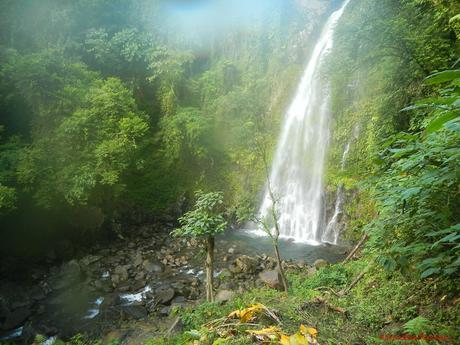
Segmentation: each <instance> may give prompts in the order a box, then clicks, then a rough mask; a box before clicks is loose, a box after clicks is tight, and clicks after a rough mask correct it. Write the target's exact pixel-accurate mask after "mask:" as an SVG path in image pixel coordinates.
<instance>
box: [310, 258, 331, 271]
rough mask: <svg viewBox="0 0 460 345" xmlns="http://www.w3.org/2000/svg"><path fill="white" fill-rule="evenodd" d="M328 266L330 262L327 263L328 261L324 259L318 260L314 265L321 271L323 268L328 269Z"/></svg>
mask: <svg viewBox="0 0 460 345" xmlns="http://www.w3.org/2000/svg"><path fill="white" fill-rule="evenodd" d="M327 265H329V262H327V261H326V260H324V259H318V260H316V261H315V262H314V263H313V266H314V267H315V268H316V269H317V270H318V269H320V268H321V267H326V266H327Z"/></svg>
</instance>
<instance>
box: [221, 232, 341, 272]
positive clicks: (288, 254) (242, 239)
mask: <svg viewBox="0 0 460 345" xmlns="http://www.w3.org/2000/svg"><path fill="white" fill-rule="evenodd" d="M217 240H218V245H219V243H221V244H224V245H225V244H226V245H227V246H233V245H234V246H235V253H236V254H245V255H252V256H254V255H262V254H266V255H268V256H274V253H273V244H272V241H271V239H270V238H269V237H268V236H260V235H258V234H256V233H253V232H251V231H247V230H232V231H227V232H226V233H224V234H221V235H219V236H217ZM279 248H280V253H281V258H282V259H285V260H288V259H292V260H304V261H305V262H306V263H309V264H312V263H313V262H314V261H315V260H317V259H324V260H327V261H329V262H331V263H334V262H338V261H340V260H341V259H343V258H344V257H345V254H346V251H347V246H345V245H330V244H318V245H312V244H308V243H303V242H294V241H292V240H289V239H283V238H280V239H279Z"/></svg>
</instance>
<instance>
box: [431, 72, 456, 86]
mask: <svg viewBox="0 0 460 345" xmlns="http://www.w3.org/2000/svg"><path fill="white" fill-rule="evenodd" d="M457 78H460V69H454V70H451V69H450V70H446V71H442V72H438V73H434V74H432V75H429V76H428V77H426V78H425V84H428V85H434V84H440V83H445V82H448V81H452V80H454V79H457Z"/></svg>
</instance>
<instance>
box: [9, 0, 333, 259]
mask: <svg viewBox="0 0 460 345" xmlns="http://www.w3.org/2000/svg"><path fill="white" fill-rule="evenodd" d="M178 4H181V2H180V1H178V2H174V1H173V2H168V1H160V0H158V1H142V0H136V1H104V0H101V1H66V2H62V1H41V2H40V3H38V2H36V1H2V3H1V16H2V19H1V25H2V27H1V39H0V44H1V57H0V59H1V109H2V117H1V120H0V121H1V127H0V128H1V156H0V162H1V163H0V164H1V170H0V171H1V175H0V183H1V184H0V186H1V196H0V200H1V204H0V210H1V215H2V234H1V236H2V237H3V238H8V241H2V244H5V247H6V248H14V247H16V248H17V247H19V245H20V242H21V241H20V238H21V236H32V237H33V238H35V239H36V240H37V241H39V242H40V241H41V240H43V239H45V241H42V244H45V243H46V242H47V241H46V238H48V237H49V236H51V237H52V238H56V237H58V238H59V237H60V236H61V237H63V238H69V237H70V238H74V239H76V238H79V237H80V234H81V233H83V232H88V231H89V230H95V229H100V228H103V229H114V228H115V229H118V228H120V227H124V226H121V224H123V223H129V222H128V221H127V218H128V219H129V220H130V221H131V222H132V221H133V219H132V218H133V216H132V214H133V213H136V212H138V214H154V215H161V214H165V213H167V214H173V215H174V216H179V215H180V213H181V212H183V211H185V210H184V209H183V206H182V205H181V200H184V199H185V198H188V197H192V196H193V192H194V191H195V190H197V189H200V188H203V189H207V190H223V191H224V192H225V195H226V201H227V204H228V205H229V207H232V206H236V205H237V204H238V201H239V200H243V199H245V200H246V199H250V200H256V199H257V198H258V192H259V191H260V187H261V185H263V173H262V169H261V162H260V157H258V156H257V154H256V153H255V151H254V140H255V136H254V132H255V131H257V130H258V129H257V128H258V127H260V128H263V131H262V130H261V129H259V130H258V132H260V133H262V135H265V136H266V137H267V138H268V139H267V141H268V142H269V143H270V145H273V144H274V143H275V141H276V136H277V131H278V128H279V120H280V117H281V114H282V111H283V109H284V107H285V105H286V104H287V102H288V101H289V98H290V94H291V93H292V90H293V87H295V84H296V82H297V78H298V75H299V74H300V72H301V69H302V67H303V64H304V61H305V59H306V57H307V56H308V49H309V45H310V40H313V38H311V39H310V38H308V39H306V38H307V37H310V36H309V35H310V34H312V33H314V32H315V30H318V27H317V26H318V25H319V24H320V20H319V19H321V17H322V16H324V15H326V12H327V10H328V9H330V8H332V6H333V4H332V3H330V2H327V3H323V4H319V5H318V4H316V7H317V8H315V6H312V7H311V8H309V7H308V6H306V7H302V6H299V5H298V4H295V3H294V2H284V1H273V2H268V3H266V4H265V5H264V4H262V3H259V2H255V4H254V6H247V11H246V12H245V15H244V17H243V18H237V19H233V18H232V17H231V16H229V17H228V18H227V19H225V18H223V19H222V20H221V21H220V22H219V23H217V22H216V23H210V24H209V25H210V27H212V29H211V30H210V29H209V27H208V26H206V23H201V22H200V21H199V20H200V19H199V18H198V19H195V21H189V22H188V21H187V20H186V18H185V17H184V16H185V14H184V13H181V12H180V11H178V10H175V6H174V5H178ZM240 5H242V4H240ZM190 6H193V4H191V5H190ZM235 6H238V4H236V5H231V6H229V9H228V10H229V11H232V10H233V11H234V10H235V9H234V8H235ZM176 7H177V6H176ZM101 14H102V15H101ZM178 22H181V23H182V25H176V24H177V23H178ZM213 25H214V26H213ZM311 36H312V37H313V34H312V35H311ZM134 218H135V217H134ZM50 219H51V220H50ZM31 228H40V230H32V231H31ZM121 230H124V229H121ZM32 249H33V248H25V249H24V250H23V254H25V253H26V252H27V253H31V251H32V252H33V250H32Z"/></svg>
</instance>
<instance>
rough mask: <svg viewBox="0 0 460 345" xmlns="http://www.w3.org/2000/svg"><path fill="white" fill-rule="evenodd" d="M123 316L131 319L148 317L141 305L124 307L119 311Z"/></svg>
mask: <svg viewBox="0 0 460 345" xmlns="http://www.w3.org/2000/svg"><path fill="white" fill-rule="evenodd" d="M121 310H122V311H123V314H125V315H127V316H128V317H129V318H132V319H136V320H139V319H145V318H146V317H147V316H148V312H147V309H146V308H145V307H144V306H142V305H125V306H123V307H122V309H121Z"/></svg>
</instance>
